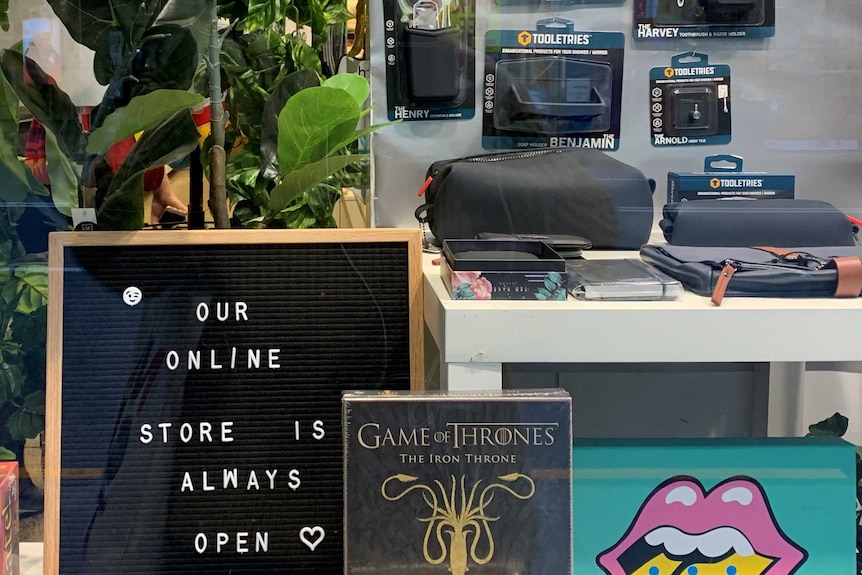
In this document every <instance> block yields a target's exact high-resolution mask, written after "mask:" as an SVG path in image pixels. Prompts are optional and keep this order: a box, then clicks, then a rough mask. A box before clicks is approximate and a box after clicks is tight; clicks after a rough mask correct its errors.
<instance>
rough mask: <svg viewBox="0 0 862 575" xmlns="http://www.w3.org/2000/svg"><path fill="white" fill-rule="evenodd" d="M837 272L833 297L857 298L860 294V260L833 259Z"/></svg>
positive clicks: (852, 257) (861, 276)
mask: <svg viewBox="0 0 862 575" xmlns="http://www.w3.org/2000/svg"><path fill="white" fill-rule="evenodd" d="M832 261H834V262H835V269H836V270H838V284H837V285H836V286H835V297H858V296H859V294H860V293H862V260H860V259H859V258H858V257H855V256H845V257H840V258H834V259H833V260H832Z"/></svg>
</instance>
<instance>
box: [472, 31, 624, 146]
mask: <svg viewBox="0 0 862 575" xmlns="http://www.w3.org/2000/svg"><path fill="white" fill-rule="evenodd" d="M485 52H486V53H485V56H486V57H485V77H484V79H483V82H484V86H483V90H482V93H483V100H484V102H483V105H482V113H483V120H482V147H483V148H486V149H489V150H499V149H528V148H595V149H599V150H605V151H613V150H617V149H618V148H619V144H620V141H619V138H620V110H621V101H622V87H623V60H624V52H625V36H624V35H623V34H622V33H619V32H579V31H575V30H574V27H573V24H572V22H570V21H568V20H564V19H562V18H550V19H547V20H541V21H539V22H538V23H537V25H536V29H535V30H489V31H488V33H487V34H486V36H485Z"/></svg>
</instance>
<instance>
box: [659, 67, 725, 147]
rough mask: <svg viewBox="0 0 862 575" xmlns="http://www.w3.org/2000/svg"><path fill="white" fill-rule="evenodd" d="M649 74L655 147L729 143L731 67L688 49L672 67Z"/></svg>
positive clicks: (661, 68)
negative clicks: (712, 62) (713, 62)
mask: <svg viewBox="0 0 862 575" xmlns="http://www.w3.org/2000/svg"><path fill="white" fill-rule="evenodd" d="M649 77H650V83H649V90H650V92H649V97H650V99H649V104H650V131H651V138H652V145H653V146H657V147H664V146H703V145H721V144H729V143H730V140H731V137H732V131H731V99H730V66H728V65H726V64H710V63H709V57H708V56H707V55H706V54H698V53H692V52H686V53H685V54H678V55H677V56H674V57H673V58H672V59H671V65H670V66H666V67H658V68H653V69H651V70H650V75H649Z"/></svg>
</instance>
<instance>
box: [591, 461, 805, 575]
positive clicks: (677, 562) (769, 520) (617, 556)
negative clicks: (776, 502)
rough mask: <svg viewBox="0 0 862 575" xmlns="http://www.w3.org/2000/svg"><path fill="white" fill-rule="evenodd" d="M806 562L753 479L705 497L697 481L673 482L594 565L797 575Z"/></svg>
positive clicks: (657, 573) (634, 571)
mask: <svg viewBox="0 0 862 575" xmlns="http://www.w3.org/2000/svg"><path fill="white" fill-rule="evenodd" d="M807 558H808V552H807V551H806V550H805V549H803V548H802V547H800V546H799V545H797V544H796V543H794V542H793V541H792V540H791V539H790V538H789V537H788V536H787V535H785V534H784V532H783V531H782V530H781V527H779V526H778V523H777V522H776V519H775V515H774V514H773V512H772V509H771V508H770V505H769V501H768V500H767V498H766V493H765V492H764V490H763V488H762V487H761V486H760V484H759V483H757V481H755V480H754V479H752V478H750V477H745V478H741V477H735V478H732V479H728V480H726V481H723V482H721V483H719V484H718V485H716V486H715V487H714V488H712V489H711V490H709V491H705V490H704V488H703V486H702V485H701V484H700V482H699V481H697V480H696V479H694V478H692V477H674V478H671V479H669V480H667V481H665V482H664V483H662V484H661V485H659V486H658V487H657V488H656V489H655V490H654V491H653V492H652V493H651V494H650V496H649V497H648V498H647V500H646V501H645V502H644V503H643V505H642V506H641V508H640V510H639V511H638V513H637V515H636V516H635V518H634V521H633V522H632V524H631V526H630V527H629V529H628V531H626V533H625V535H623V537H622V539H620V540H619V542H617V544H616V545H614V546H613V547H611V548H610V549H608V550H607V551H605V552H604V553H602V554H601V555H599V556H598V558H597V559H596V562H597V563H598V565H599V567H601V568H602V570H603V571H604V572H605V573H606V574H607V575H640V574H644V575H647V574H648V575H664V574H671V573H672V574H677V573H685V574H692V575H694V574H704V575H705V574H707V573H722V574H725V573H726V574H728V575H764V574H765V573H767V572H768V573H769V575H791V574H792V573H794V572H796V570H797V569H798V568H799V566H800V565H802V564H803V563H804V562H805V560H806V559H807Z"/></svg>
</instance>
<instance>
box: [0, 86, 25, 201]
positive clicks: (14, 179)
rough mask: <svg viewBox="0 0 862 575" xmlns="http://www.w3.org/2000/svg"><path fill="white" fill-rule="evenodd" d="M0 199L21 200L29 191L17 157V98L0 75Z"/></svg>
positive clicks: (22, 165) (21, 164)
mask: <svg viewBox="0 0 862 575" xmlns="http://www.w3.org/2000/svg"><path fill="white" fill-rule="evenodd" d="M0 182H3V185H2V186H0V199H2V200H5V201H7V202H13V203H17V202H21V201H23V200H24V198H25V197H26V196H27V192H28V191H29V188H30V186H29V182H28V180H27V168H26V167H25V166H24V164H23V163H22V162H21V160H19V159H18V98H17V97H16V96H15V92H13V91H12V86H10V85H9V83H8V82H7V81H6V79H5V78H4V77H3V76H2V75H0Z"/></svg>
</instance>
